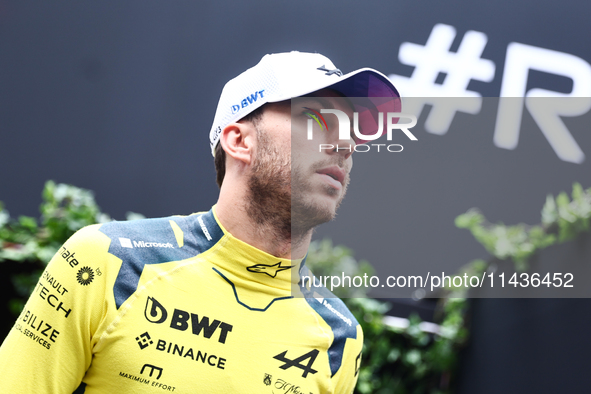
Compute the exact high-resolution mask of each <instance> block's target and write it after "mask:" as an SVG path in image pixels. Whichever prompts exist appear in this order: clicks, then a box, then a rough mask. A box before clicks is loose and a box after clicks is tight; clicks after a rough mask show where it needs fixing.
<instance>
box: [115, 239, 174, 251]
mask: <svg viewBox="0 0 591 394" xmlns="http://www.w3.org/2000/svg"><path fill="white" fill-rule="evenodd" d="M119 243H120V244H121V246H122V247H124V248H130V249H132V248H174V246H173V245H172V244H171V243H170V242H167V243H161V242H145V241H132V240H131V239H129V238H119Z"/></svg>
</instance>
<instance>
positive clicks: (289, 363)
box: [273, 349, 320, 378]
mask: <svg viewBox="0 0 591 394" xmlns="http://www.w3.org/2000/svg"><path fill="white" fill-rule="evenodd" d="M287 352H288V351H287V350H286V351H284V352H283V353H279V354H278V355H276V356H274V357H273V358H274V359H275V360H279V361H281V362H283V365H281V366H279V368H281V369H284V370H285V369H289V368H291V367H296V368H299V369H301V370H302V371H304V372H303V373H302V377H303V378H306V377H308V374H309V373H311V374H312V375H314V374H315V373H316V372H318V371H317V370H315V369H313V368H312V365H314V361H316V357H317V356H318V353H320V351H318V350H317V349H314V350H311V351H309V352H308V353H306V354H304V355H302V356H299V357H296V358H294V359H290V358H288V357H287ZM306 360H308V362H307V363H306V364H304V363H303V362H304V361H306Z"/></svg>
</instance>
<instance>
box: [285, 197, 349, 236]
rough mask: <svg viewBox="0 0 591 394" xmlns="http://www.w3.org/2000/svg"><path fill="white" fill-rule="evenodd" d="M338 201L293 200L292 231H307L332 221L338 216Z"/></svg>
mask: <svg viewBox="0 0 591 394" xmlns="http://www.w3.org/2000/svg"><path fill="white" fill-rule="evenodd" d="M337 207H338V202H336V201H334V199H332V201H323V202H322V203H320V202H316V203H313V202H310V201H308V202H306V203H298V202H296V201H293V200H292V206H291V228H292V233H294V232H295V233H305V232H308V231H310V230H312V229H313V228H314V227H316V226H319V225H321V224H323V223H326V222H330V221H331V220H333V219H334V218H335V216H336V209H337Z"/></svg>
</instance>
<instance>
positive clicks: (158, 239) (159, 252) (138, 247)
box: [100, 210, 224, 309]
mask: <svg viewBox="0 0 591 394" xmlns="http://www.w3.org/2000/svg"><path fill="white" fill-rule="evenodd" d="M171 220H172V221H174V222H175V223H176V224H177V225H178V226H179V228H180V229H181V230H182V231H183V233H184V240H183V241H184V242H183V246H182V247H179V245H178V244H177V241H176V238H175V235H174V231H173V229H172V227H171V225H170V222H169V221H171ZM100 231H101V232H102V233H104V234H105V235H107V236H108V237H109V238H111V244H110V245H109V253H110V254H112V255H114V256H117V257H119V258H120V259H121V260H122V261H121V269H120V270H119V274H118V275H117V279H116V280H115V285H114V286H113V293H114V295H115V304H116V305H117V309H119V308H120V307H121V305H122V304H123V303H124V302H125V301H126V300H127V299H128V298H129V297H130V296H131V295H132V294H133V293H134V292H135V291H136V290H137V286H138V283H139V280H140V276H141V274H142V271H143V270H144V266H145V265H146V264H160V263H166V262H170V261H179V260H184V259H188V258H190V257H193V256H196V255H198V254H200V253H203V252H204V251H206V250H208V249H209V248H211V247H212V246H213V245H215V244H216V243H217V242H218V241H219V240H220V239H221V238H222V237H223V236H224V233H223V231H222V229H221V228H220V226H219V225H218V224H217V222H216V220H215V218H214V216H213V212H212V211H211V210H210V211H209V212H207V213H204V214H201V215H191V216H186V217H176V216H171V217H168V218H160V219H143V220H134V221H129V222H110V223H106V224H103V225H102V226H101V227H100Z"/></svg>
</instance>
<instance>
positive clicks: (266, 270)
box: [246, 261, 294, 278]
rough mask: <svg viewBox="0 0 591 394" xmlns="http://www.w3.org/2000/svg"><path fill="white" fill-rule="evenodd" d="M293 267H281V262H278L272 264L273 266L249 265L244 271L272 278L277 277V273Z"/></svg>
mask: <svg viewBox="0 0 591 394" xmlns="http://www.w3.org/2000/svg"><path fill="white" fill-rule="evenodd" d="M293 267H294V266H293V265H285V266H283V265H281V261H280V262H278V263H277V264H273V265H267V264H255V265H251V266H250V267H246V269H247V270H248V271H250V272H256V273H258V274H267V275H269V276H270V277H271V278H274V277H276V276H277V273H278V272H281V271H285V270H288V269H290V268H293Z"/></svg>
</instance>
